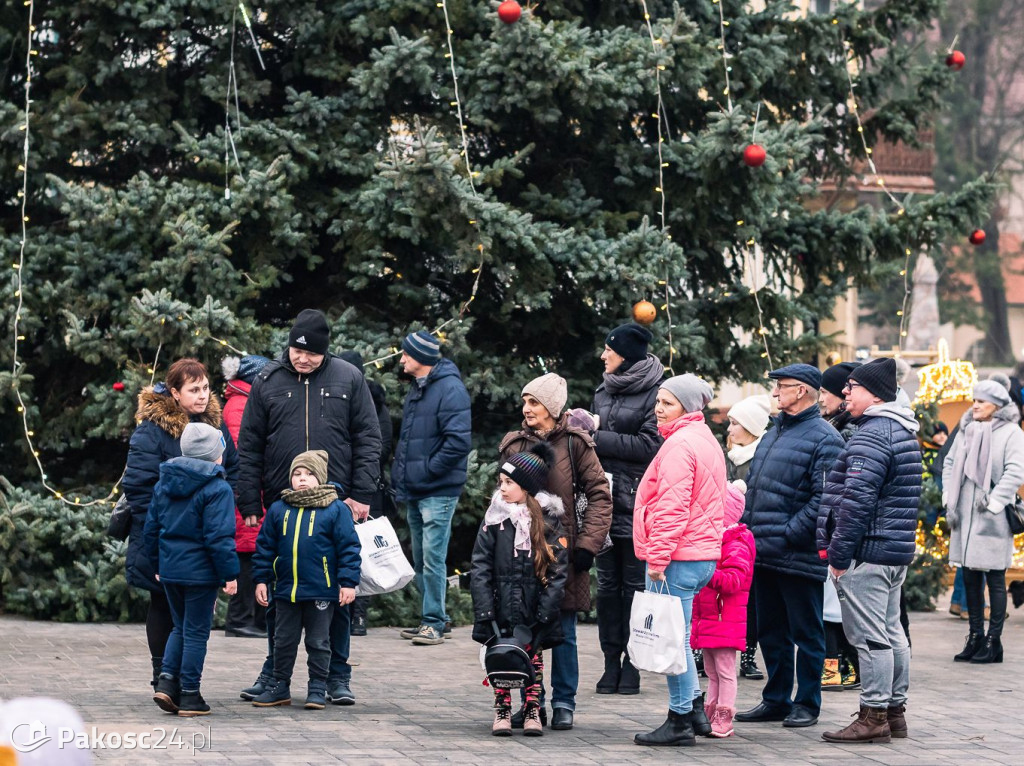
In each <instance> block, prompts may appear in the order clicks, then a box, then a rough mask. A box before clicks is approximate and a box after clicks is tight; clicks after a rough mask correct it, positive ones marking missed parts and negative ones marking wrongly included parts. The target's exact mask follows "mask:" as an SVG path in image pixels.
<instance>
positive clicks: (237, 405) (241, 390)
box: [224, 380, 260, 553]
mask: <svg viewBox="0 0 1024 766" xmlns="http://www.w3.org/2000/svg"><path fill="white" fill-rule="evenodd" d="M251 388H252V384H250V383H246V382H245V381H244V380H229V381H228V384H227V386H226V387H225V389H224V425H226V426H227V427H228V431H229V432H230V434H231V438H232V439H233V440H234V443H235V445H236V448H237V445H238V432H239V430H240V429H241V428H242V413H243V412H244V411H245V404H246V402H247V401H248V400H249V390H250V389H251ZM259 533H260V528H259V525H258V524H257V525H256V526H255V527H247V526H246V525H245V520H244V519H243V518H242V514H241V513H240V512H239V510H238V508H237V507H236V508H235V546H236V547H235V550H237V551H238V552H239V553H253V552H254V551H255V550H256V535H258V534H259Z"/></svg>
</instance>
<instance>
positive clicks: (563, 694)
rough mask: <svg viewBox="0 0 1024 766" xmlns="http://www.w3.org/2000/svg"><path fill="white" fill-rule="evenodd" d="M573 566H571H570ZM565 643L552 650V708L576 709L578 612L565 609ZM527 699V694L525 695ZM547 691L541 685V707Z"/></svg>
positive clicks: (562, 615) (562, 617)
mask: <svg viewBox="0 0 1024 766" xmlns="http://www.w3.org/2000/svg"><path fill="white" fill-rule="evenodd" d="M570 566H571V564H570ZM559 620H560V622H561V623H562V638H563V639H564V641H562V643H560V644H559V645H558V646H556V647H554V648H553V649H552V650H551V708H552V709H555V708H565V709H566V710H575V709H576V688H577V687H578V686H579V685H580V658H579V655H578V654H577V653H576V612H574V611H572V610H569V609H563V610H562V611H561V612H560V613H559ZM523 698H524V699H525V692H524V693H523ZM546 699H547V691H546V690H545V688H544V684H543V682H542V683H541V684H540V706H541V707H544V701H545V700H546Z"/></svg>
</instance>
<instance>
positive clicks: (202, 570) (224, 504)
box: [143, 457, 238, 585]
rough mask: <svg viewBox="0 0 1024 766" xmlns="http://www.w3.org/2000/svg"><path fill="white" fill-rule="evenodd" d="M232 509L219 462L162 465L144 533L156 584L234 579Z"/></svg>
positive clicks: (173, 460) (231, 494) (184, 460)
mask: <svg viewBox="0 0 1024 766" xmlns="http://www.w3.org/2000/svg"><path fill="white" fill-rule="evenodd" d="M234 509H235V493H234V492H232V491H231V486H230V485H229V484H228V483H227V481H225V479H224V469H223V468H222V467H221V466H219V465H217V464H216V463H211V462H209V461H208V460H197V459H195V458H190V457H175V458H171V459H170V460H168V461H167V462H166V463H163V464H162V465H161V466H160V481H158V482H157V484H156V488H155V489H154V490H153V499H152V501H151V502H150V504H149V511H148V513H147V515H146V526H145V530H144V533H143V541H144V542H143V547H144V548H145V551H146V555H147V557H148V558H149V563H150V565H151V566H152V567H153V571H154V572H156V573H158V574H159V575H160V582H161V583H172V584H177V585H223V584H224V583H225V582H227V581H229V580H234V579H235V578H236V577H238V556H237V555H236V554H235V524H234Z"/></svg>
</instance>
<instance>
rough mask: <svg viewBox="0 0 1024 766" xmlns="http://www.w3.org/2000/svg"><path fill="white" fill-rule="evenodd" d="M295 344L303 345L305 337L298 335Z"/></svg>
mask: <svg viewBox="0 0 1024 766" xmlns="http://www.w3.org/2000/svg"><path fill="white" fill-rule="evenodd" d="M295 342H296V343H303V344H304V343H305V342H306V336H305V335H300V336H299V337H298V338H296V339H295Z"/></svg>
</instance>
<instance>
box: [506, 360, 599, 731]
mask: <svg viewBox="0 0 1024 766" xmlns="http://www.w3.org/2000/svg"><path fill="white" fill-rule="evenodd" d="M567 398H568V392H567V386H566V383H565V379H564V378H562V377H561V376H560V375H556V374H555V373H553V372H549V373H548V374H546V375H541V376H540V377H539V378H535V379H533V380H531V381H530V382H529V383H527V384H526V385H525V386H524V387H523V427H522V428H521V429H520V430H519V431H512V432H511V433H508V434H506V435H505V438H504V439H502V440H501V446H500V447H499V448H498V450H499V452H500V457H499V458H498V465H501V464H503V463H504V462H505V461H506V460H508V458H509V457H510V456H512V455H515V454H516V453H518V452H529V451H530V449H531V448H532V447H533V446H534V445H536V444H537V443H538V442H541V441H544V442H547V444H548V446H550V447H551V449H552V450H553V451H554V453H555V462H554V465H553V466H552V467H551V470H550V472H549V473H548V481H547V491H548V492H550V493H551V494H552V495H555V496H557V497H558V498H559V499H560V500H561V501H562V505H563V506H564V507H565V508H566V509H567V511H566V514H565V517H564V518H563V519H562V524H563V528H564V530H565V533H566V537H567V542H568V545H566V548H567V549H568V551H569V561H570V566H569V576H568V579H567V580H566V582H565V595H564V596H563V598H562V604H561V617H560V619H561V622H562V635H563V636H564V637H565V641H564V643H562V644H561V645H560V646H556V647H555V648H554V649H552V650H551V712H552V715H551V728H552V729H562V730H565V729H571V728H572V727H573V716H574V711H575V710H576V691H577V688H578V687H579V681H580V666H579V657H578V655H577V653H576V613H577V612H587V611H590V568H591V567H592V566H593V565H594V558H595V557H596V556H597V554H598V553H600V552H601V548H602V546H603V545H604V542H605V539H606V538H607V537H608V530H609V529H610V528H611V523H612V498H611V492H610V490H609V487H608V479H607V478H605V475H604V468H603V467H602V466H601V461H600V460H599V459H598V457H597V452H596V451H595V449H594V440H593V439H592V438H591V436H590V433H589V432H587V431H585V430H583V429H581V428H577V427H576V426H575V425H573V424H572V423H570V421H569V414H568V413H567V412H565V404H566V400H567ZM577 497H579V498H580V499H581V500H582V499H583V498H584V497H585V498H586V509H585V510H582V514H581V509H579V508H578V507H577V502H576V498H577ZM574 508H576V509H577V510H575V511H574V510H573V509H574ZM580 515H582V518H581V519H579V521H582V523H578V520H577V517H578V516H580ZM544 699H545V692H544V689H543V686H542V687H541V699H540V703H541V706H540V711H539V715H540V719H541V722H542V723H544V724H546V723H547V713H546V712H545V710H544ZM525 715H526V709H525V707H524V708H523V709H522V710H520V711H519V712H518V713H516V714H515V715H514V716H512V726H513V728H522V726H523V720H524V716H525Z"/></svg>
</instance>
